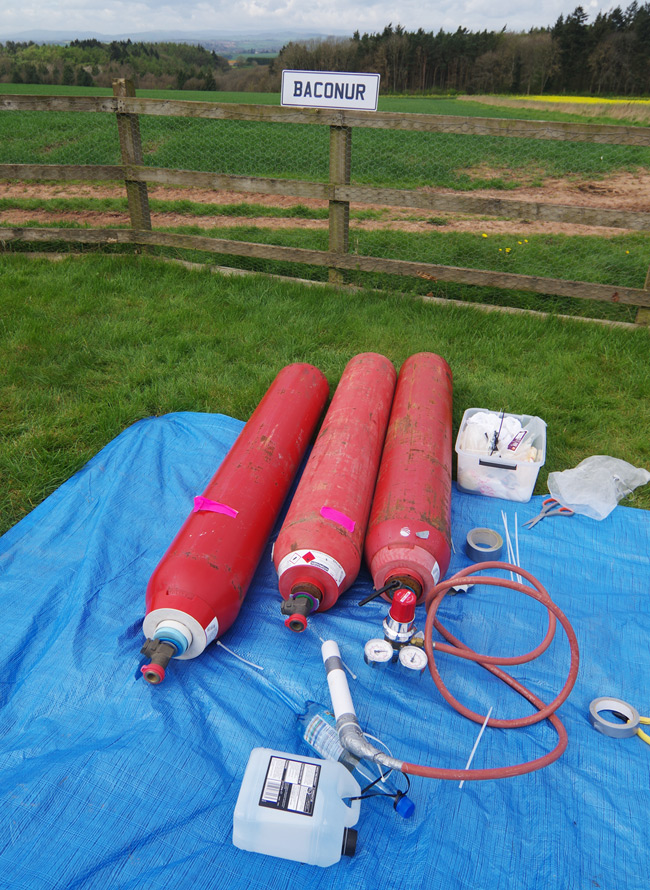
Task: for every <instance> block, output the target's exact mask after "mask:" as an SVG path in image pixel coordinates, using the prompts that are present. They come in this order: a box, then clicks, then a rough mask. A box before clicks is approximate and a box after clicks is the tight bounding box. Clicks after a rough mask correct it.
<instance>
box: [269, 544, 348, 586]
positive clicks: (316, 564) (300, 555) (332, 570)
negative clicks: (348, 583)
mask: <svg viewBox="0 0 650 890" xmlns="http://www.w3.org/2000/svg"><path fill="white" fill-rule="evenodd" d="M305 566H309V567H310V568H315V569H320V570H321V571H322V572H327V574H328V575H331V576H332V578H334V580H335V581H336V584H337V586H338V587H340V586H341V584H343V581H344V580H345V571H344V569H343V566H342V565H341V564H340V563H339V562H337V561H336V560H335V559H334V558H333V557H332V556H329V554H327V553H322V552H321V551H320V550H292V551H291V553H287V555H286V556H285V557H284V558H283V559H281V560H280V565H279V566H278V578H281V577H282V575H283V574H284V573H285V572H286V571H287V570H288V569H294V568H296V567H303V568H304V567H305Z"/></svg>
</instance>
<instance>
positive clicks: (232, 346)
mask: <svg viewBox="0 0 650 890" xmlns="http://www.w3.org/2000/svg"><path fill="white" fill-rule="evenodd" d="M363 351H376V352H381V353H383V354H385V355H386V356H388V357H389V358H390V359H391V360H392V361H393V362H394V364H395V366H396V367H397V368H399V366H400V365H401V364H402V362H403V361H404V360H405V359H406V358H407V357H408V356H409V355H411V354H412V353H414V352H419V351H432V352H437V353H439V354H440V355H442V356H444V357H445V358H446V359H447V361H448V362H449V363H450V365H451V368H452V370H453V373H454V436H455V434H456V431H457V428H458V424H459V422H460V419H461V417H462V414H463V411H464V410H465V409H466V408H468V407H485V408H491V409H504V410H506V411H509V412H514V413H518V414H523V413H530V414H537V415H539V416H540V417H542V418H543V419H544V420H545V421H546V422H547V424H548V447H547V458H546V465H545V467H543V468H542V470H541V472H540V476H539V479H538V484H537V488H536V492H537V493H543V492H545V491H546V476H547V473H548V471H550V470H560V469H566V468H567V467H572V466H575V465H576V464H577V463H578V462H579V461H580V460H582V459H583V458H585V457H587V456H589V455H592V454H611V455H613V456H615V457H620V458H623V459H625V460H628V461H630V462H631V463H633V464H635V465H637V466H644V465H645V466H649V465H650V444H649V442H648V437H647V431H648V429H650V400H648V397H647V394H648V392H649V391H650V370H649V366H648V360H647V356H648V331H647V330H644V329H639V330H627V329H618V328H611V327H604V326H600V325H595V324H590V323H584V322H574V321H562V320H560V319H557V318H552V317H551V318H548V319H543V318H537V317H531V316H511V315H504V314H501V313H491V314H486V313H484V312H481V311H479V310H478V309H474V308H473V307H471V308H466V307H457V306H453V305H447V306H441V305H432V304H430V303H423V302H420V301H417V300H414V299H411V298H408V297H406V298H405V297H400V296H398V295H396V294H390V293H382V292H379V293H377V292H369V291H362V292H359V293H357V294H353V295H350V294H342V293H340V292H338V291H336V290H334V289H332V288H329V287H320V286H318V287H309V286H307V285H304V284H301V283H299V282H296V283H287V282H283V281H277V280H273V279H268V278H262V277H245V278H240V277H223V276H221V275H214V274H211V273H210V272H208V271H206V270H201V271H192V270H188V269H185V268H183V267H179V266H175V265H168V264H162V263H159V262H156V261H155V260H153V259H148V258H146V257H118V256H101V255H88V256H85V257H81V258H72V257H71V258H68V259H65V260H63V261H61V262H59V263H52V262H50V261H46V260H33V259H29V258H27V257H23V256H20V255H7V254H5V255H1V256H0V406H1V408H2V422H1V426H0V513H1V517H2V518H1V520H0V530H1V531H4V530H6V529H7V528H9V527H10V526H11V525H12V524H13V523H14V522H16V521H17V520H19V519H20V518H21V517H22V516H23V515H24V514H25V513H26V512H28V511H29V510H30V509H31V508H32V507H33V506H35V505H36V504H37V503H39V502H40V501H41V500H42V498H44V497H46V496H47V495H48V494H50V493H51V492H52V491H53V490H54V489H55V488H56V487H57V486H59V485H60V484H61V483H62V482H64V481H65V480H66V479H67V478H69V477H70V476H71V475H72V474H73V473H74V472H75V471H76V470H78V469H79V468H80V467H81V466H82V465H83V464H84V463H85V462H86V461H87V460H88V459H89V458H90V457H92V456H93V455H94V454H95V453H96V452H97V451H98V450H99V449H100V448H101V447H102V446H103V445H105V444H106V443H107V442H109V441H110V440H111V439H112V438H114V437H115V436H116V435H117V434H118V433H119V432H121V431H122V430H123V429H124V428H125V427H126V426H128V425H129V424H131V423H133V422H134V421H136V420H138V419H140V418H142V417H147V416H151V415H160V414H165V413H167V412H171V411H180V410H186V411H202V412H220V413H223V414H228V415H231V416H234V417H237V418H240V419H247V418H248V417H249V416H250V414H251V413H252V411H253V409H254V408H255V406H256V404H257V403H258V401H259V399H260V398H261V396H262V395H263V393H264V391H265V390H266V388H267V386H268V384H269V383H270V381H271V380H272V379H273V377H274V376H275V374H276V373H277V371H278V370H279V369H280V368H281V367H282V366H283V365H285V364H287V363H289V362H293V361H310V362H312V363H314V364H315V365H317V366H318V367H320V368H321V369H322V370H323V372H324V373H325V374H326V375H327V377H328V379H329V381H330V386H331V391H332V392H333V389H334V386H335V385H336V383H337V381H338V379H339V377H340V375H341V372H342V371H343V368H344V367H345V364H346V363H347V361H348V360H349V359H350V357H351V356H352V355H354V354H355V353H357V352H363ZM627 503H629V504H632V505H634V506H639V507H644V508H649V507H650V486H646V487H645V488H643V489H639V490H638V491H637V492H636V493H635V494H634V495H633V496H631V497H630V498H629V499H628V501H627Z"/></svg>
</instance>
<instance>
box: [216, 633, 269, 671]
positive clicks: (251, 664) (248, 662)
mask: <svg viewBox="0 0 650 890" xmlns="http://www.w3.org/2000/svg"><path fill="white" fill-rule="evenodd" d="M217 646H221V648H222V649H225V650H226V652H228V653H229V654H230V655H232V656H233V657H234V658H238V659H239V660H240V661H243V662H244V664H247V665H250V667H252V668H257V670H258V671H263V670H264V668H263V667H262V665H260V664H255V662H254V661H248V659H246V658H242V657H241V655H237V653H236V652H233V651H232V649H229V648H228V647H227V646H224V644H223V643H222V642H221V640H217Z"/></svg>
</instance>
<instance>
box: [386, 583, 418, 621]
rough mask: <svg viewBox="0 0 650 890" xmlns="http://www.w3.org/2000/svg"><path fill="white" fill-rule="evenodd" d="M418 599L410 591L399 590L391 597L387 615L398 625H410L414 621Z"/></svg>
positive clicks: (403, 588)
mask: <svg viewBox="0 0 650 890" xmlns="http://www.w3.org/2000/svg"><path fill="white" fill-rule="evenodd" d="M417 601H418V598H417V596H416V595H415V594H414V593H413V591H412V590H407V589H406V588H405V587H402V588H400V589H399V590H397V591H396V592H395V594H394V595H393V602H392V603H391V607H390V611H389V615H390V617H391V618H392V619H393V621H397V622H398V623H399V624H410V623H411V622H412V621H415V604H416V603H417Z"/></svg>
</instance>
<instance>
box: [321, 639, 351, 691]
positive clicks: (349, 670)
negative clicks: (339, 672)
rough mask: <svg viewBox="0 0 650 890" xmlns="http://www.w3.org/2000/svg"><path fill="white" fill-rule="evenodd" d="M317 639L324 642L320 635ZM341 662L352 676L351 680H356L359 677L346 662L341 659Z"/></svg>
mask: <svg viewBox="0 0 650 890" xmlns="http://www.w3.org/2000/svg"><path fill="white" fill-rule="evenodd" d="M318 639H319V640H320V641H321V643H324V642H325V640H324V639H323V638H322V637H321V636H319V637H318ZM341 664H342V665H343V667H344V668H345V669H346V671H347V672H348V674H349V675H350V676H351V677H352V679H353V680H358V679H359V678H358V677H357V675H356V674H355V673H354V671H352V670H351V669H350V668H349V667H348V666H347V664H346V663H345V662H344V661H343V659H341Z"/></svg>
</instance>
